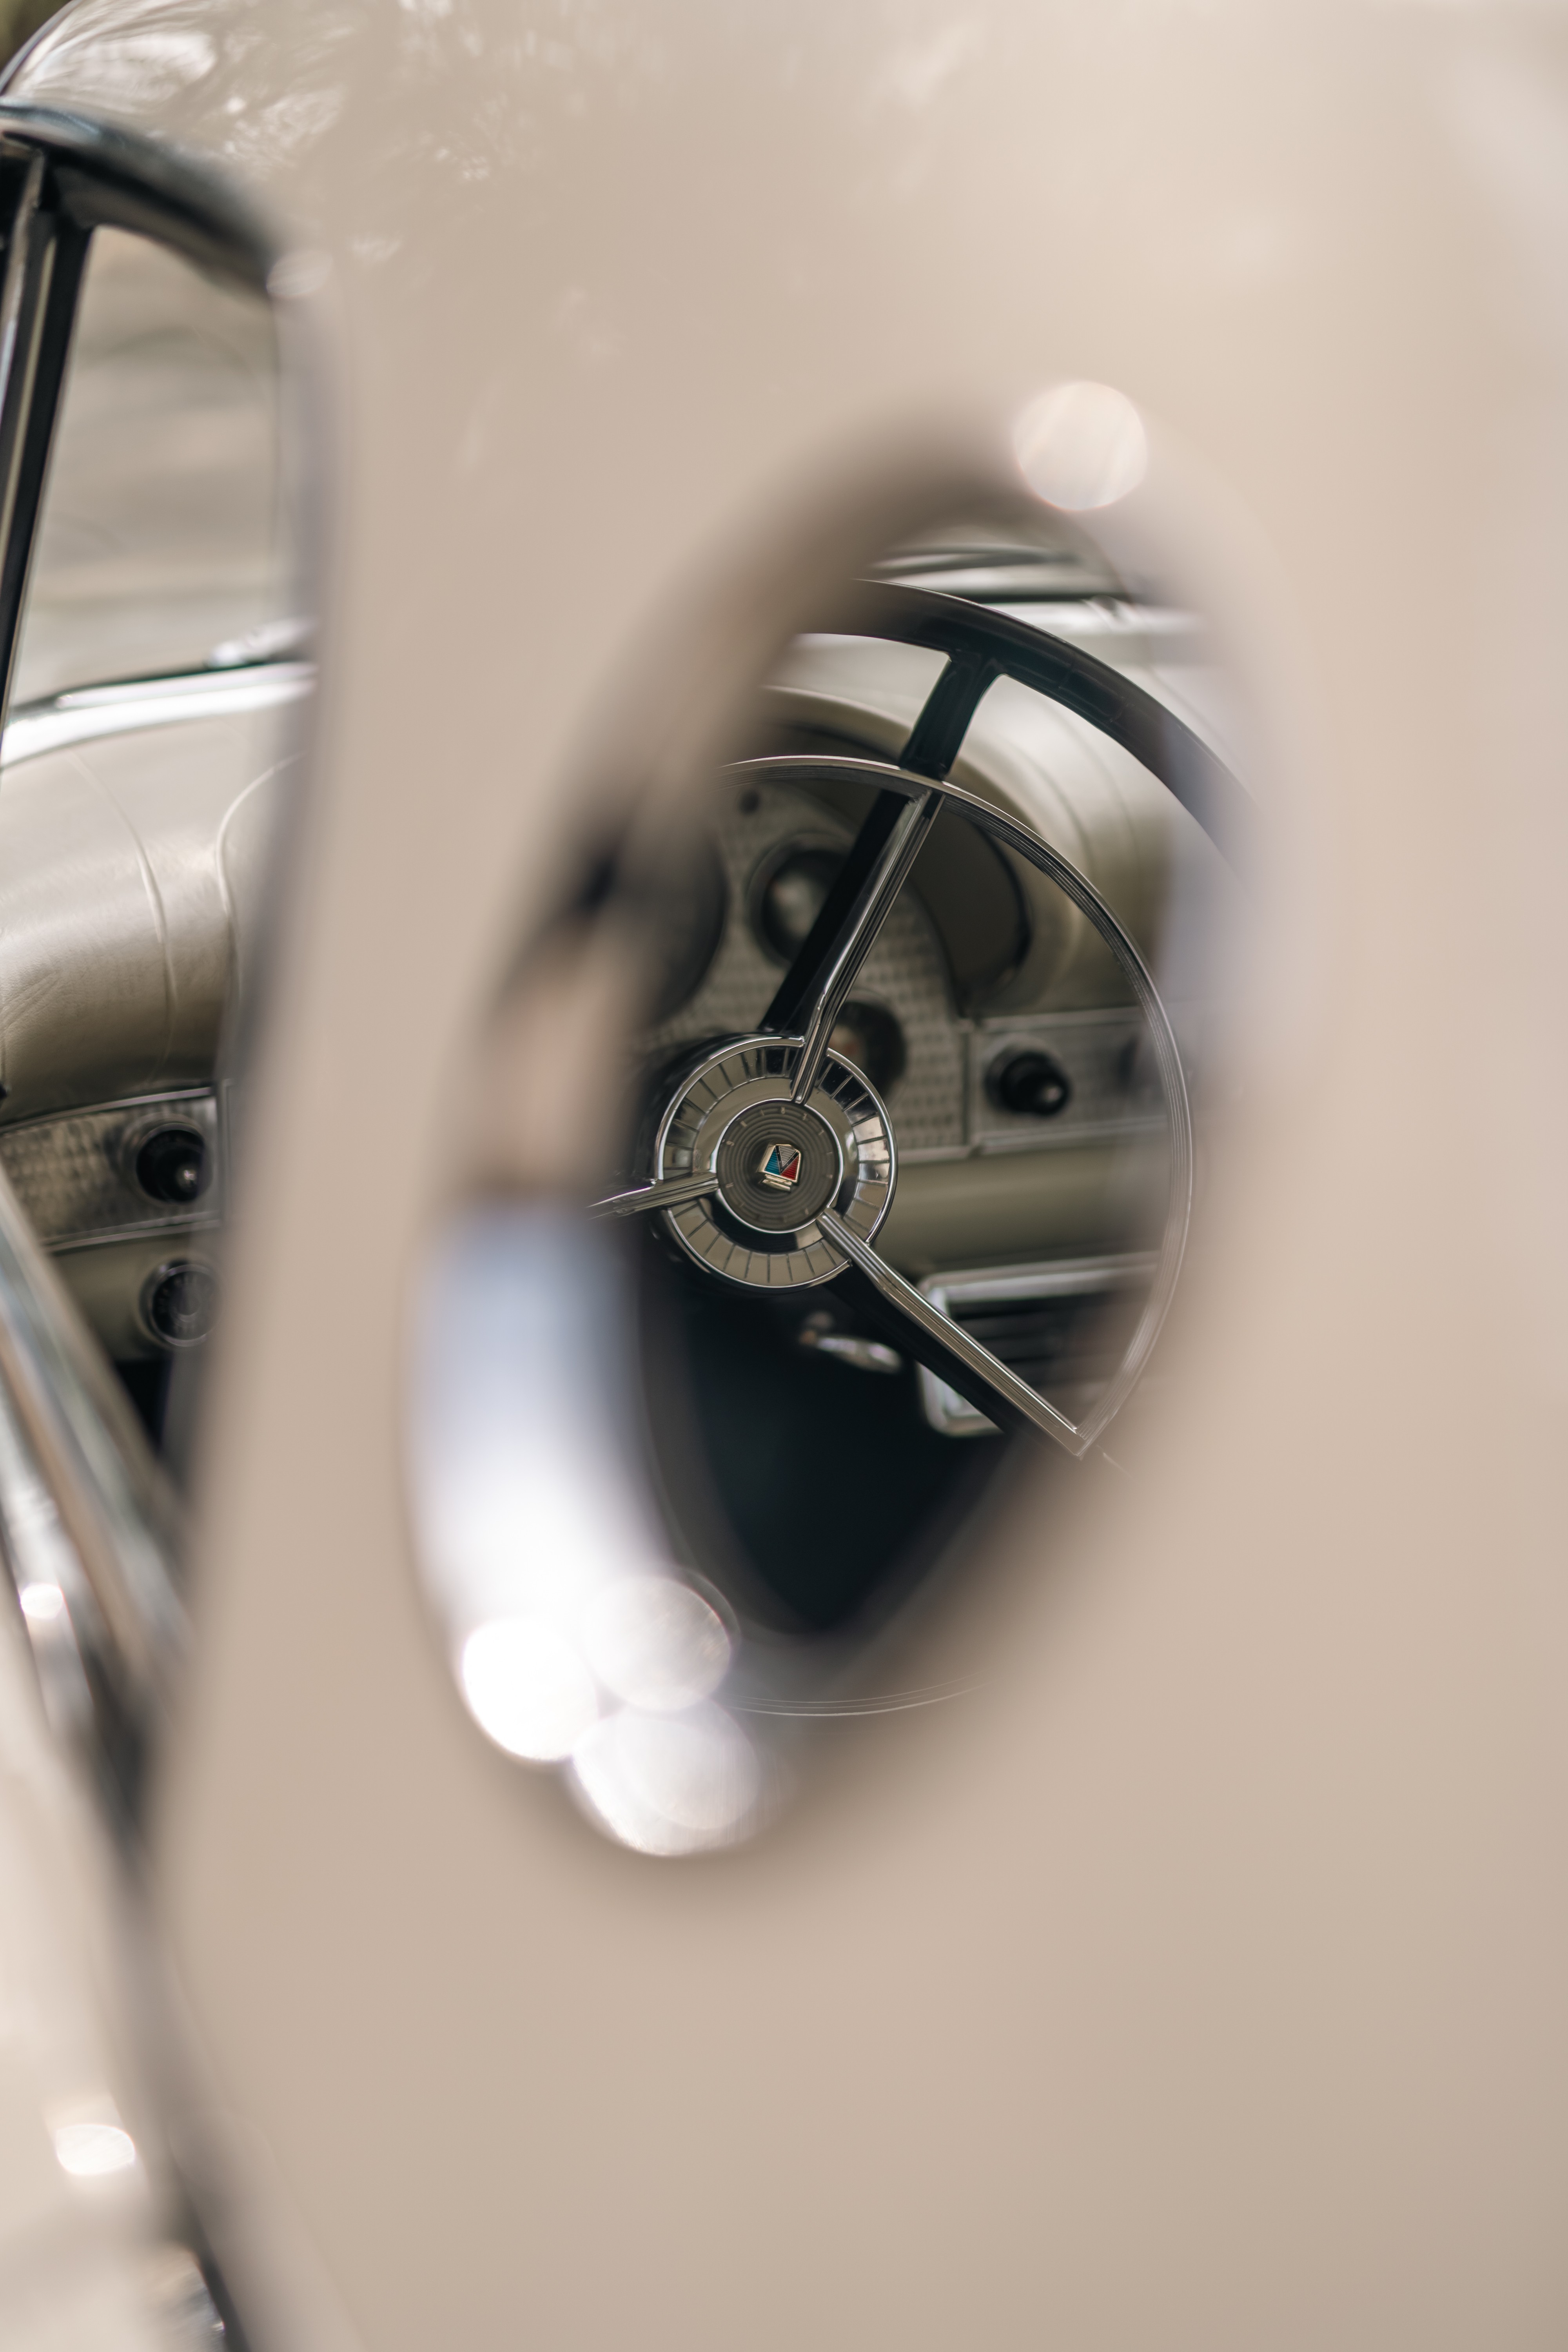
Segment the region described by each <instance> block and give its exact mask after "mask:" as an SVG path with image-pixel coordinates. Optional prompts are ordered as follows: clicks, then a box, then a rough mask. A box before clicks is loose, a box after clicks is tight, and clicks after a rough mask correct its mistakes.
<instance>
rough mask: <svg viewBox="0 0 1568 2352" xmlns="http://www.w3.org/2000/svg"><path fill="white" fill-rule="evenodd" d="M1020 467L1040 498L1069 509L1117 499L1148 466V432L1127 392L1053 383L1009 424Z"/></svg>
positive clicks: (1108, 387) (1099, 385)
mask: <svg viewBox="0 0 1568 2352" xmlns="http://www.w3.org/2000/svg"><path fill="white" fill-rule="evenodd" d="M1013 453H1014V455H1015V457H1016V458H1017V461H1018V469H1019V471H1020V473H1021V474H1022V475H1023V477H1024V479H1025V480H1026V482H1027V483H1028V485H1029V488H1031V489H1032V490H1033V491H1034V493H1035V495H1036V497H1037V498H1040V499H1045V500H1046V502H1047V505H1050V506H1053V507H1061V508H1062V509H1065V510H1066V511H1067V512H1068V514H1084V513H1087V512H1088V511H1089V509H1091V508H1094V507H1109V506H1114V505H1115V503H1116V501H1117V499H1124V498H1126V496H1127V495H1128V493H1129V491H1131V490H1135V489H1136V488H1137V487H1138V485H1139V483H1140V482H1141V481H1142V479H1143V477H1144V475H1145V474H1146V473H1147V471H1148V469H1149V436H1148V435H1147V434H1146V433H1145V432H1144V430H1143V420H1142V417H1141V416H1140V415H1139V414H1138V411H1137V410H1136V409H1135V408H1134V407H1133V405H1132V403H1131V401H1130V400H1129V399H1128V397H1127V394H1125V393H1124V392H1118V391H1117V390H1116V389H1115V387H1114V386H1113V385H1111V384H1109V383H1058V384H1053V385H1052V386H1051V389H1050V390H1049V391H1048V392H1043V393H1041V394H1040V396H1039V398H1038V399H1037V400H1032V401H1031V402H1030V403H1029V405H1028V406H1027V408H1026V409H1025V411H1024V413H1023V415H1021V416H1020V417H1019V419H1018V421H1017V423H1016V425H1015V426H1014V428H1013Z"/></svg>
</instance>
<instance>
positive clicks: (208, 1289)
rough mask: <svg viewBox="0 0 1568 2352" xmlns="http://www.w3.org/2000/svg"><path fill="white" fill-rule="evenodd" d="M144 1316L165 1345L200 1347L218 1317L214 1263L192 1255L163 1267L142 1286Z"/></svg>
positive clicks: (150, 1327)
mask: <svg viewBox="0 0 1568 2352" xmlns="http://www.w3.org/2000/svg"><path fill="white" fill-rule="evenodd" d="M216 1316H217V1276H216V1274H215V1273H214V1272H213V1270H212V1268H211V1266H210V1265H201V1264H200V1263H199V1262H198V1261H197V1260H196V1259H195V1258H188V1257H187V1258H175V1259H174V1260H173V1261H172V1262H171V1263H170V1264H169V1265H161V1266H159V1267H158V1268H157V1269H156V1271H155V1272H154V1273H153V1274H150V1275H149V1276H148V1277H147V1280H146V1282H145V1283H144V1284H143V1286H142V1319H143V1321H144V1322H145V1324H146V1327H147V1329H148V1331H149V1332H150V1334H151V1335H152V1337H153V1339H156V1340H158V1341H159V1343H160V1344H161V1345H162V1346H163V1347H165V1348H195V1347H197V1346H199V1345H200V1343H201V1341H202V1340H204V1339H205V1338H206V1337H207V1335H208V1333H209V1332H210V1331H211V1329H212V1328H213V1324H214V1322H215V1320H216Z"/></svg>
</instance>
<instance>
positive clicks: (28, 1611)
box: [18, 1584, 66, 1625]
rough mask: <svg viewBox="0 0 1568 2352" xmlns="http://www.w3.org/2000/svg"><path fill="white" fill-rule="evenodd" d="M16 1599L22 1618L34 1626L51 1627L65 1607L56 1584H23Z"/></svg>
mask: <svg viewBox="0 0 1568 2352" xmlns="http://www.w3.org/2000/svg"><path fill="white" fill-rule="evenodd" d="M18 1598H19V1599H20V1601H21V1603H22V1614H23V1616H24V1617H26V1619H27V1621H28V1622H29V1623H30V1624H34V1625H52V1624H53V1623H54V1621H55V1619H56V1618H57V1617H58V1616H59V1615H60V1614H61V1613H62V1612H63V1611H64V1608H65V1605H66V1597H65V1594H64V1593H63V1592H62V1591H60V1588H59V1586H58V1584H24V1586H23V1587H22V1590H21V1592H20V1594H19V1595H18Z"/></svg>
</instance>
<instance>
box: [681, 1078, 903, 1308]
mask: <svg viewBox="0 0 1568 2352" xmlns="http://www.w3.org/2000/svg"><path fill="white" fill-rule="evenodd" d="M799 1060H800V1048H799V1046H798V1045H792V1044H790V1043H788V1042H786V1041H784V1040H783V1039H781V1038H778V1037H773V1036H758V1037H740V1038H734V1039H731V1041H730V1042H729V1043H728V1044H726V1045H721V1046H719V1047H718V1048H716V1049H715V1050H714V1051H712V1052H710V1053H709V1054H708V1055H705V1056H704V1057H703V1059H702V1060H701V1061H700V1063H699V1064H698V1065H697V1066H696V1067H695V1068H688V1070H687V1071H686V1073H685V1075H684V1076H682V1078H681V1080H680V1082H679V1086H678V1087H677V1088H676V1091H675V1093H674V1095H673V1096H672V1097H671V1098H670V1100H669V1102H668V1105H667V1107H666V1108H665V1111H664V1115H663V1117H662V1118H661V1120H660V1122H659V1127H658V1138H657V1140H656V1143H655V1148H654V1174H655V1176H656V1177H657V1178H658V1179H667V1178H670V1177H679V1176H687V1175H696V1174H700V1173H703V1172H706V1171H711V1173H712V1175H713V1177H714V1179H715V1184H714V1189H713V1191H712V1192H710V1193H709V1194H707V1195H706V1196H705V1197H704V1198H703V1199H701V1200H698V1201H690V1202H685V1203H684V1204H683V1205H682V1206H681V1207H679V1208H676V1209H670V1210H668V1211H667V1212H666V1213H665V1223H666V1225H667V1227H668V1231H669V1232H670V1233H671V1234H673V1235H674V1237H675V1239H676V1240H677V1241H678V1242H679V1244H680V1245H681V1247H682V1248H683V1249H684V1250H685V1251H686V1252H687V1253H688V1255H690V1256H691V1257H694V1258H695V1259H696V1260H697V1261H698V1263H699V1264H700V1265H704V1266H706V1267H707V1268H708V1269H709V1271H710V1273H713V1274H717V1275H721V1276H723V1277H724V1279H725V1280H726V1281H730V1282H740V1283H744V1284H746V1285H747V1286H752V1287H755V1288H758V1289H765V1290H790V1289H799V1288H804V1287H806V1286H810V1285H812V1284H815V1283H819V1282H831V1281H832V1279H833V1277H834V1276H835V1275H837V1274H841V1273H842V1272H843V1271H844V1268H845V1266H846V1265H847V1258H846V1257H845V1255H844V1254H843V1252H842V1251H841V1250H840V1248H839V1247H838V1246H837V1244H836V1243H834V1242H833V1241H831V1240H830V1239H829V1237H828V1235H827V1234H826V1232H825V1231H824V1229H823V1227H822V1226H821V1224H820V1223H818V1219H819V1218H820V1217H821V1216H822V1213H823V1212H824V1211H825V1210H826V1209H829V1208H831V1209H835V1210H837V1213H838V1214H839V1215H840V1216H841V1217H842V1218H843V1219H844V1221H845V1223H847V1225H848V1226H850V1228H851V1229H852V1231H853V1232H855V1233H856V1234H858V1235H859V1236H860V1237H861V1238H862V1239H863V1240H865V1241H867V1242H869V1241H870V1239H871V1237H872V1235H873V1234H875V1233H876V1231H877V1228H878V1226H879V1224H880V1223H881V1222H882V1219H883V1218H884V1217H885V1216H886V1214H887V1213H888V1209H889V1204H890V1203H891V1201H892V1197H893V1181H894V1173H895V1163H894V1153H893V1132H892V1127H891V1123H890V1122H889V1118H888V1114H887V1111H886V1110H885V1109H884V1108H883V1106H882V1103H881V1101H880V1099H879V1097H878V1095H877V1094H876V1092H875V1090H874V1089H873V1088H872V1087H871V1086H870V1085H869V1083H868V1080H867V1079H866V1078H865V1077H864V1076H862V1075H861V1073H860V1072H859V1071H858V1069H856V1068H855V1066H854V1065H853V1064H852V1063H849V1062H846V1061H844V1060H843V1059H842V1058H841V1057H840V1056H839V1055H836V1054H828V1055H825V1057H824V1059H823V1064H822V1068H821V1071H820V1074H819V1075H818V1077H817V1080H816V1085H815V1086H814V1087H812V1089H811V1092H810V1094H809V1095H808V1096H807V1097H806V1099H805V1102H799V1103H797V1102H795V1100H794V1099H793V1094H794V1087H795V1071H796V1069H797V1068H798V1066H799Z"/></svg>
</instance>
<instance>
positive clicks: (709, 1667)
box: [583, 1576, 730, 1714]
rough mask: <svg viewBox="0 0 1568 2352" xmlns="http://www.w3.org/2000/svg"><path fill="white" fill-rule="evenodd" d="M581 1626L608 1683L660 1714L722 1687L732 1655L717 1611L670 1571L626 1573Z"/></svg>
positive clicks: (597, 1670) (619, 1695)
mask: <svg viewBox="0 0 1568 2352" xmlns="http://www.w3.org/2000/svg"><path fill="white" fill-rule="evenodd" d="M583 1632H584V1641H585V1643H586V1645H587V1652H588V1657H589V1660H590V1663H591V1664H592V1665H593V1668H594V1671H595V1674H596V1675H598V1677H599V1680H600V1681H601V1682H602V1683H603V1684H604V1685H605V1688H606V1689H607V1690H610V1691H613V1692H614V1693H615V1695H616V1697H617V1698H620V1699H625V1700H626V1703H627V1705H628V1706H637V1707H644V1708H647V1709H648V1710H649V1711H650V1712H652V1713H655V1714H667V1713H673V1712H675V1711H677V1710H678V1709H679V1708H682V1707H688V1706H695V1705H696V1704H697V1701H698V1700H699V1699H703V1698H706V1697H707V1696H709V1693H710V1691H714V1690H717V1689H718V1687H719V1685H720V1684H721V1682H722V1681H723V1679H724V1671H725V1668H726V1667H727V1666H728V1665H729V1663H730V1636H729V1634H728V1633H726V1632H725V1631H724V1626H723V1622H722V1621H721V1618H720V1617H719V1615H718V1613H717V1612H716V1611H714V1610H712V1609H710V1607H709V1605H708V1603H707V1601H704V1600H703V1598H702V1596H701V1594H700V1593H699V1592H693V1591H692V1590H691V1588H690V1586H689V1585H688V1584H678V1583H677V1582H676V1580H675V1579H674V1578H673V1577H670V1576H625V1577H622V1578H621V1579H620V1580H619V1581H618V1582H616V1583H615V1584H612V1585H611V1586H610V1587H609V1588H608V1589H607V1591H604V1592H602V1593H601V1594H600V1595H599V1597H598V1599H597V1600H596V1601H595V1602H594V1603H593V1605H592V1606H591V1608H590V1609H589V1610H588V1612H587V1615H586V1617H585V1620H584V1628H583Z"/></svg>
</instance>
